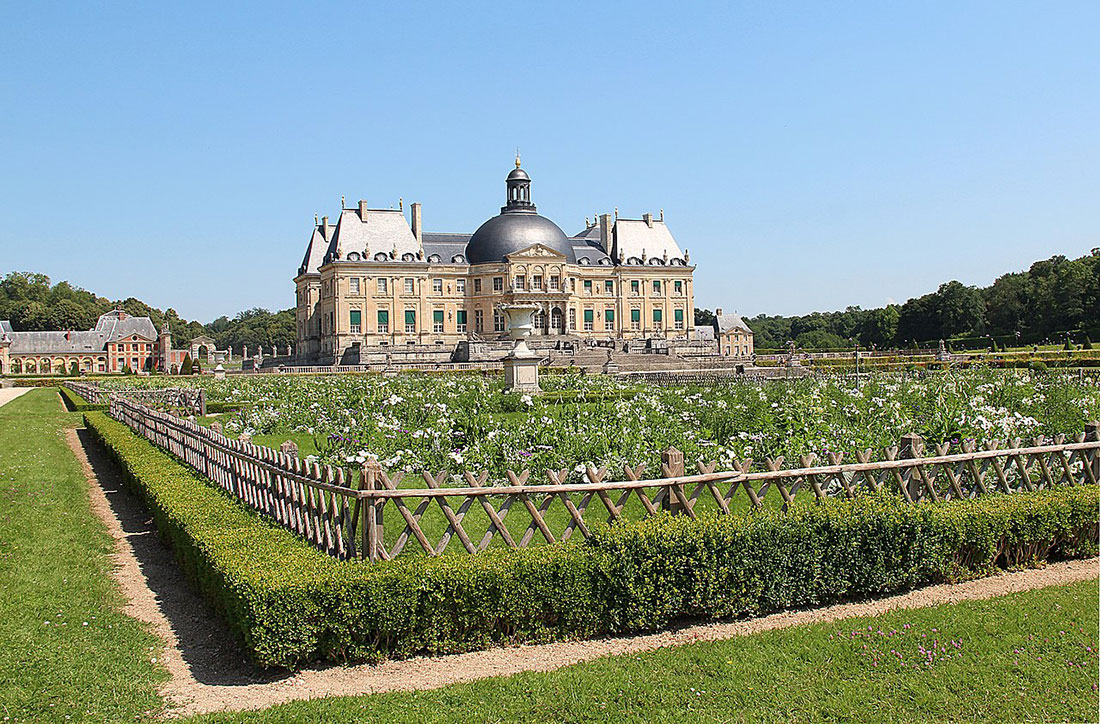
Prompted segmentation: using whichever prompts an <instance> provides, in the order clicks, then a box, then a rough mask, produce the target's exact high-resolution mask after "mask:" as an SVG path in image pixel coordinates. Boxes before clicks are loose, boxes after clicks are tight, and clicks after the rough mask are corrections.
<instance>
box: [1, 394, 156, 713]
mask: <svg viewBox="0 0 1100 724" xmlns="http://www.w3.org/2000/svg"><path fill="white" fill-rule="evenodd" d="M79 421H80V415H78V414H73V413H67V412H65V411H64V410H63V409H62V406H61V402H60V400H59V399H58V393H57V391H56V390H55V389H40V390H34V391H32V392H28V393H27V394H25V395H23V396H22V397H20V398H18V399H16V400H15V401H13V402H10V403H8V404H7V405H4V406H3V407H0V581H2V582H3V583H2V585H0V718H3V719H5V720H7V718H8V717H10V721H43V722H63V721H66V720H67V719H69V718H71V720H73V721H79V720H84V721H118V720H122V719H126V720H130V721H133V720H134V719H135V717H141V716H142V715H143V713H146V712H151V711H159V710H160V708H161V702H160V700H159V698H158V697H157V694H156V687H157V684H158V682H160V681H162V680H163V679H164V678H165V676H166V674H165V672H164V671H162V670H161V669H160V668H159V667H158V666H156V665H155V664H154V663H152V661H151V660H155V659H156V658H157V653H156V652H157V651H159V649H160V647H161V646H162V643H161V642H160V641H159V640H158V639H156V638H155V637H154V636H153V635H152V634H150V633H149V632H148V631H147V630H146V628H145V627H144V626H143V625H142V624H140V623H138V622H137V621H135V620H134V619H132V618H130V617H128V616H126V615H124V614H123V613H122V607H123V604H124V601H123V599H122V596H121V594H120V593H119V591H118V589H117V588H116V586H115V585H114V583H113V581H112V579H111V576H110V570H111V562H110V559H109V556H110V554H111V552H112V550H113V544H112V541H111V539H110V537H109V536H108V534H107V532H106V531H105V530H104V528H103V526H102V524H100V522H99V521H98V520H96V519H95V517H94V515H93V514H92V512H91V510H90V509H89V507H88V494H87V482H86V480H85V477H84V472H83V469H82V468H81V466H80V463H79V462H78V461H77V460H76V458H75V457H74V456H73V454H72V451H70V450H69V447H68V445H67V444H66V442H65V439H64V428H65V427H75V426H77V425H78V424H79Z"/></svg>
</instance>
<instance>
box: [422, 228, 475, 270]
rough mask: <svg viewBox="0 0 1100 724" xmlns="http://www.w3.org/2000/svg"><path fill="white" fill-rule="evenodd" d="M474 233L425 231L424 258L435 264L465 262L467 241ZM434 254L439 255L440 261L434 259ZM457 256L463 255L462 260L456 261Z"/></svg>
mask: <svg viewBox="0 0 1100 724" xmlns="http://www.w3.org/2000/svg"><path fill="white" fill-rule="evenodd" d="M471 236H472V234H449V233H447V234H444V233H438V232H425V233H424V234H423V242H424V258H425V259H427V260H429V261H432V263H434V264H465V263H466V243H467V242H469V241H470V237H471ZM433 256H437V257H439V261H434V260H432V257H433ZM456 256H461V257H462V260H461V261H454V259H455V257H456Z"/></svg>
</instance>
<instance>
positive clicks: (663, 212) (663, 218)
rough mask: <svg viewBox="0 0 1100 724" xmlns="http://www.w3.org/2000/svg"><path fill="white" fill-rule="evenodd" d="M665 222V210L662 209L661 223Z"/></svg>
mask: <svg viewBox="0 0 1100 724" xmlns="http://www.w3.org/2000/svg"><path fill="white" fill-rule="evenodd" d="M664 220H665V210H664V209H661V221H664Z"/></svg>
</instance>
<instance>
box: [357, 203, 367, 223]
mask: <svg viewBox="0 0 1100 724" xmlns="http://www.w3.org/2000/svg"><path fill="white" fill-rule="evenodd" d="M359 220H360V221H366V220H367V202H366V201H365V200H364V199H359Z"/></svg>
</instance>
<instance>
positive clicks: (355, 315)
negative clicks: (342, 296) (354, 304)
mask: <svg viewBox="0 0 1100 724" xmlns="http://www.w3.org/2000/svg"><path fill="white" fill-rule="evenodd" d="M350 321H351V323H352V324H353V325H358V324H362V323H363V313H362V312H360V311H359V310H358V309H353V310H351V320H350Z"/></svg>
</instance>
